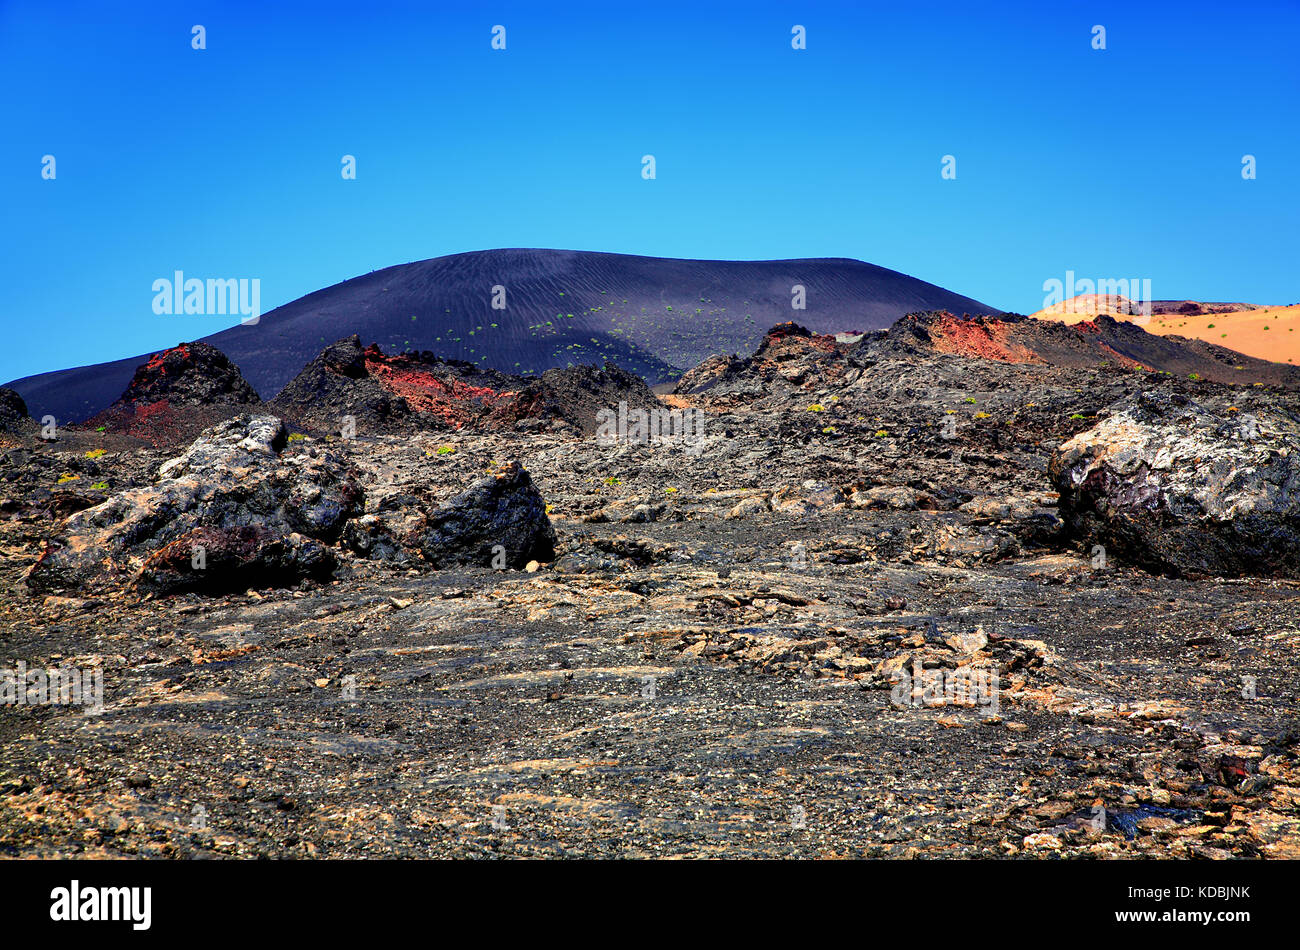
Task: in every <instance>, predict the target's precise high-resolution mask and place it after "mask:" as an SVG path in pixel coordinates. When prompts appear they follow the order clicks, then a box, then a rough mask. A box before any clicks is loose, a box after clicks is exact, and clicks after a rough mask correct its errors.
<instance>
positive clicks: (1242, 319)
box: [1034, 295, 1300, 364]
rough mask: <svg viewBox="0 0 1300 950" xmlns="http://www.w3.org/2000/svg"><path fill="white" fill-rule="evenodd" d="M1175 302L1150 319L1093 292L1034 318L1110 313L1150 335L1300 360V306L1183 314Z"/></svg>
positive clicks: (1159, 304) (1159, 305)
mask: <svg viewBox="0 0 1300 950" xmlns="http://www.w3.org/2000/svg"><path fill="white" fill-rule="evenodd" d="M1189 302H1190V301H1189ZM1172 303H1176V302H1168V301H1156V302H1155V305H1154V308H1153V312H1152V314H1151V317H1150V319H1149V320H1146V319H1144V318H1143V317H1142V316H1141V314H1140V313H1138V312H1137V307H1136V306H1134V305H1132V304H1130V302H1129V301H1128V300H1125V299H1124V298H1123V297H1109V298H1107V297H1102V296H1098V295H1092V296H1090V297H1087V298H1084V297H1075V298H1073V299H1072V300H1067V301H1064V302H1063V303H1060V304H1056V305H1055V306H1053V307H1049V308H1047V309H1046V310H1040V311H1038V313H1036V314H1034V316H1035V317H1036V318H1038V319H1040V320H1055V321H1058V322H1061V323H1078V322H1080V321H1082V320H1091V319H1093V318H1094V317H1096V316H1097V314H1099V313H1105V314H1108V315H1110V316H1112V317H1114V318H1115V319H1116V320H1130V321H1133V322H1135V323H1137V324H1139V325H1140V326H1141V327H1142V328H1143V329H1144V330H1146V331H1147V332H1148V333H1155V334H1158V335H1160V336H1184V337H1189V338H1191V339H1194V340H1204V341H1205V342H1207V343H1215V344H1218V345H1219V346H1226V347H1227V348H1228V349H1231V350H1236V351H1237V352H1238V353H1245V354H1246V355H1247V356H1254V357H1256V358H1258V359H1262V360H1272V361H1273V362H1275V363H1292V364H1300V304H1291V305H1290V306H1282V307H1269V306H1254V305H1251V304H1203V305H1201V306H1200V309H1209V308H1216V309H1224V310H1225V311H1226V312H1222V313H1180V312H1178V308H1177V306H1173V305H1171V304H1172ZM1227 308H1232V309H1227Z"/></svg>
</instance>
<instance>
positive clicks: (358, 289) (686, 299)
mask: <svg viewBox="0 0 1300 950" xmlns="http://www.w3.org/2000/svg"><path fill="white" fill-rule="evenodd" d="M494 303H495V304H497V306H498V307H499V306H500V305H501V304H504V309H498V308H495V307H494ZM798 303H802V304H803V308H802V309H798V308H797V306H796V305H797V304H798ZM926 310H947V311H949V312H951V313H955V314H963V313H969V314H971V315H977V314H997V313H1000V311H999V310H997V309H996V308H993V307H990V306H988V305H986V304H983V303H980V302H979V301H977V300H973V299H971V298H969V297H964V296H961V295H960V294H956V293H952V292H951V291H948V290H945V289H943V288H942V287H937V286H935V285H934V284H929V283H926V282H925V281H922V280H918V279H916V278H914V277H909V276H907V275H906V274H900V273H898V272H897V271H892V270H888V269H886V268H884V267H877V266H875V265H873V264H867V263H864V262H862V261H857V260H851V259H847V258H817V259H805V260H784V261H696V260H677V259H669V258H657V257H639V256H634V255H627V254H606V253H598V252H590V251H564V250H546V249H519V248H514V249H503V250H490V251H475V252H471V253H465V254H453V255H450V256H447V257H439V258H434V259H432V260H426V261H417V262H415V263H410V264H400V265H397V266H394V267H388V268H385V269H383V270H378V271H373V272H371V273H369V274H364V275H362V276H359V277H354V278H352V279H351V280H346V281H343V282H342V283H339V284H335V285H333V286H332V287H327V288H325V289H323V290H318V291H316V292H315V293H311V294H308V295H306V296H305V297H300V298H299V299H297V300H294V301H292V302H291V303H287V304H285V305H284V306H282V307H277V308H276V309H275V310H272V311H270V312H269V313H266V314H263V315H262V317H261V320H260V321H259V322H258V323H257V324H256V325H254V326H243V325H241V326H236V327H231V328H230V329H228V330H223V331H221V332H219V333H215V334H212V335H210V336H207V337H204V338H203V342H206V343H210V344H212V345H213V346H216V347H217V348H218V349H219V350H221V352H222V353H224V354H226V356H228V357H229V358H230V360H231V361H232V362H234V363H235V365H237V366H238V368H239V371H240V373H242V375H243V377H244V378H245V379H246V380H248V382H249V383H250V384H251V385H252V386H253V387H254V388H255V389H256V390H257V392H258V394H259V395H260V396H261V397H262V398H263V399H270V398H272V397H273V396H275V395H276V394H277V393H278V392H279V391H280V390H281V389H282V388H283V387H284V386H285V385H286V384H288V382H289V381H290V380H291V379H292V378H293V376H294V374H295V373H297V372H298V370H299V369H301V368H302V367H303V366H304V365H305V364H307V363H308V362H310V361H311V360H312V359H314V358H315V357H316V356H317V355H318V354H319V353H320V352H321V350H322V349H323V348H324V347H325V346H328V345H329V344H331V343H333V342H335V341H337V340H340V339H343V338H345V337H348V336H350V335H352V334H354V333H355V334H358V335H359V336H360V337H361V339H362V341H363V342H364V343H367V344H369V343H377V344H379V345H380V346H381V347H382V348H383V349H384V351H385V352H389V353H401V352H411V351H414V352H429V353H432V354H436V355H437V356H438V357H440V358H444V359H456V360H465V361H467V362H470V363H474V364H476V365H478V366H480V367H482V368H484V369H494V370H500V371H502V372H506V373H511V374H515V375H530V374H540V373H542V372H544V371H545V370H547V369H552V368H557V367H567V366H575V365H582V364H591V363H602V362H604V361H606V360H608V361H612V362H614V363H616V364H617V365H618V366H620V367H622V368H623V369H626V370H629V371H631V372H634V373H637V374H638V375H640V376H643V377H644V378H645V379H646V380H647V381H648V382H649V383H651V384H652V385H653V384H657V383H663V382H669V381H673V380H675V379H677V378H678V377H679V376H680V375H681V374H682V372H684V371H685V370H687V369H690V368H691V367H693V366H695V365H696V364H698V363H700V362H701V361H702V360H704V359H705V358H707V357H709V356H711V355H713V354H717V353H748V352H750V351H752V350H753V349H754V347H755V346H757V345H758V343H759V342H760V341H761V340H762V338H763V334H764V333H765V332H766V331H767V329H768V328H769V327H771V326H773V325H775V324H778V323H781V322H783V321H787V320H797V322H798V323H800V324H801V325H803V326H805V327H807V328H809V329H810V330H813V331H815V332H818V333H835V332H841V331H843V332H854V331H857V332H861V331H866V330H875V329H883V328H885V327H888V326H889V325H890V324H892V323H893V322H894V321H895V320H897V319H898V318H899V317H901V316H903V315H904V314H907V313H911V312H916V311H926ZM168 319H173V320H181V319H183V318H168ZM173 332H174V333H175V334H176V335H175V337H173V338H172V339H168V340H161V341H160V344H162V345H165V346H171V345H173V344H175V343H176V342H178V341H179V340H182V339H189V337H188V336H187V335H186V334H185V332H184V329H183V325H182V324H180V323H177V324H176V325H175V327H174V329H173ZM160 348H161V347H160ZM148 358H149V354H142V355H139V356H133V357H129V358H127V359H121V360H115V361H113V362H108V363H98V364H94V365H91V366H82V367H78V368H75V369H66V370H57V371H54V372H49V373H42V374H40V375H36V376H28V377H26V378H24V379H19V380H16V381H14V382H12V383H8V384H6V385H7V386H8V387H9V388H11V389H13V390H15V391H16V392H18V393H19V394H20V395H21V396H22V397H23V399H24V400H26V402H27V405H28V408H29V409H30V411H31V412H32V414H33V415H35V416H36V417H38V418H39V417H41V416H43V415H45V414H47V413H48V414H52V415H54V416H55V417H56V418H57V419H58V420H59V421H60V423H63V422H73V421H80V420H84V419H87V418H89V417H91V416H93V415H95V414H96V413H98V412H100V411H102V410H104V409H106V408H108V407H109V406H110V405H111V404H113V402H114V400H116V399H117V398H118V397H119V395H121V393H122V392H123V390H124V389H125V388H126V387H127V386H128V384H129V383H130V382H131V379H132V375H133V373H134V372H135V369H136V367H137V366H139V365H140V364H141V363H142V362H145V361H146V360H147V359H148Z"/></svg>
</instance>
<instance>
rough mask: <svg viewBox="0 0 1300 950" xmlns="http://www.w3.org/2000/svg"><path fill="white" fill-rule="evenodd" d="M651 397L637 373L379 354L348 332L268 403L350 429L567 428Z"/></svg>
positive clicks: (323, 426)
mask: <svg viewBox="0 0 1300 950" xmlns="http://www.w3.org/2000/svg"><path fill="white" fill-rule="evenodd" d="M620 401H622V402H626V403H628V404H629V405H637V406H647V405H650V406H653V405H657V404H658V403H657V400H656V399H655V396H654V394H653V393H652V392H651V391H650V389H649V387H648V386H646V384H645V381H644V380H643V379H641V377H639V376H636V375H634V374H632V373H628V372H625V371H623V370H621V369H618V368H617V367H613V366H605V367H604V368H599V367H588V366H579V367H571V368H568V369H562V370H560V369H555V370H547V371H546V372H545V373H543V374H542V375H541V377H539V378H532V379H528V378H525V377H522V376H509V375H506V374H505V373H498V372H496V371H495V370H490V369H488V370H485V369H482V368H480V367H478V366H476V365H474V364H473V363H467V362H464V361H463V360H444V359H439V358H438V357H436V356H434V354H432V353H429V352H427V351H426V352H421V353H400V354H396V355H392V356H389V355H386V354H385V353H384V352H383V350H381V349H380V348H379V347H378V346H377V345H375V344H371V345H370V346H367V347H364V348H363V347H362V346H361V339H360V337H358V336H355V335H354V336H351V337H349V338H347V339H346V340H340V341H339V342H338V343H335V344H333V345H332V346H330V347H328V348H327V349H326V350H325V352H324V353H322V354H321V356H319V357H317V358H316V359H315V360H313V361H312V362H311V363H310V364H308V366H307V367H306V368H305V369H304V370H303V371H302V372H301V373H299V374H298V376H297V377H296V378H295V379H294V380H293V382H291V383H290V384H289V385H288V386H286V387H285V388H284V390H283V391H282V392H281V393H280V394H279V395H278V396H276V397H275V399H273V400H272V401H271V402H270V403H269V406H270V408H271V409H273V410H274V411H276V412H279V413H281V414H283V415H284V416H285V417H286V418H288V419H290V420H292V421H294V422H295V423H296V424H298V425H300V426H302V427H304V428H308V429H312V430H315V431H320V432H329V433H336V432H339V431H341V429H342V427H343V425H344V420H345V418H346V417H349V416H350V417H351V418H352V420H353V424H355V426H356V432H357V433H358V434H361V435H364V434H366V433H376V432H405V431H411V430H416V429H464V428H489V429H504V428H511V427H514V426H518V425H520V424H525V425H526V426H529V427H549V426H560V427H571V428H576V429H580V430H582V431H585V432H594V431H595V418H596V413H597V412H598V411H599V410H600V409H605V408H612V407H615V406H617V405H618V404H619V402H620Z"/></svg>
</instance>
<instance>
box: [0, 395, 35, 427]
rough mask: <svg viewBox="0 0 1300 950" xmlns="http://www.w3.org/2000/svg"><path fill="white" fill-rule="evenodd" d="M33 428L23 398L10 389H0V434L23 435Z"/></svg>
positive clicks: (33, 424) (32, 422) (33, 425)
mask: <svg viewBox="0 0 1300 950" xmlns="http://www.w3.org/2000/svg"><path fill="white" fill-rule="evenodd" d="M35 427H36V424H35V422H34V421H33V420H32V418H31V417H30V416H29V415H28V414H27V403H25V402H23V397H22V396H20V395H18V394H17V393H16V392H14V391H13V390H12V389H0V432H9V433H14V434H25V433H28V432H31V431H32V430H34V429H35Z"/></svg>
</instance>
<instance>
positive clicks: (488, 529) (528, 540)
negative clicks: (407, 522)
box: [411, 462, 555, 568]
mask: <svg viewBox="0 0 1300 950" xmlns="http://www.w3.org/2000/svg"><path fill="white" fill-rule="evenodd" d="M411 541H412V542H413V545H414V546H415V547H417V548H418V549H419V551H420V553H421V554H423V555H424V558H425V560H426V561H428V562H429V563H431V564H432V565H433V566H434V567H444V566H446V565H449V564H481V565H484V566H495V565H493V559H494V557H497V556H498V555H500V553H501V552H500V551H499V550H497V547H498V546H500V548H502V549H504V557H505V560H504V566H505V567H511V568H521V567H523V566H524V565H525V564H527V563H528V562H529V561H550V560H552V559H553V558H554V557H555V529H554V528H553V527H552V526H551V519H550V518H548V517H547V516H546V502H545V501H543V500H542V496H541V494H540V493H538V491H537V487H536V486H535V485H534V484H533V480H532V478H531V477H530V476H529V474H528V471H527V470H526V469H525V468H524V467H523V466H521V465H520V464H519V463H518V462H510V463H509V464H507V465H504V466H502V467H501V469H500V470H499V471H497V472H496V473H495V474H492V475H489V476H487V477H486V478H482V479H480V480H479V481H477V482H475V483H474V484H472V485H471V486H470V487H469V488H467V489H466V490H465V491H463V492H461V493H460V494H459V495H456V496H455V497H454V498H451V499H450V500H449V501H447V503H446V504H444V505H442V506H441V507H439V508H438V509H437V510H435V511H433V512H432V513H430V514H429V515H428V517H427V518H425V519H424V521H423V522H422V523H421V524H420V525H419V526H418V527H417V528H416V529H415V530H414V532H413V534H412V536H411Z"/></svg>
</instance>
